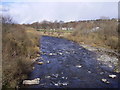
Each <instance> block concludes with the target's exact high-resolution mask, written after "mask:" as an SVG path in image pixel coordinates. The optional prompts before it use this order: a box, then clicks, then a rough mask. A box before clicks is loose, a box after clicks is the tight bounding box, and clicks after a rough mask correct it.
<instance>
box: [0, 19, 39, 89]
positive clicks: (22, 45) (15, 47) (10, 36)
mask: <svg viewBox="0 0 120 90" xmlns="http://www.w3.org/2000/svg"><path fill="white" fill-rule="evenodd" d="M9 19H10V18H8V17H3V19H2V21H3V24H2V46H3V48H2V57H3V58H2V63H3V64H2V68H3V74H2V76H3V80H2V81H3V83H2V84H3V88H15V87H16V86H17V85H18V84H19V83H20V81H21V80H23V79H25V78H27V76H28V74H29V72H30V71H31V70H32V64H33V63H32V59H33V58H35V57H36V55H37V53H38V52H39V48H38V46H39V44H38V42H39V36H38V35H35V34H30V33H28V32H26V30H28V28H26V27H25V26H23V25H18V24H14V23H11V19H10V22H9ZM6 20H7V21H6Z"/></svg>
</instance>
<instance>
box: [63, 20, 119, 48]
mask: <svg viewBox="0 0 120 90" xmlns="http://www.w3.org/2000/svg"><path fill="white" fill-rule="evenodd" d="M94 27H100V30H98V31H96V32H90V33H86V32H87V31H90V30H91V29H92V28H94ZM65 38H67V39H69V40H73V41H75V42H78V43H85V44H89V45H92V46H96V47H105V48H109V49H113V50H117V49H118V22H117V21H115V20H109V21H94V23H93V22H92V23H91V22H87V23H86V22H83V23H82V24H78V26H77V27H76V30H75V31H74V32H73V33H72V34H71V35H69V36H67V37H66V36H65Z"/></svg>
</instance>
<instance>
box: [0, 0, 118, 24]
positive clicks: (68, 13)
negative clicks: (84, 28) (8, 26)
mask: <svg viewBox="0 0 120 90" xmlns="http://www.w3.org/2000/svg"><path fill="white" fill-rule="evenodd" d="M24 1H25V0H24ZM29 1H30V0H29ZM45 1H46V0H45ZM80 1H81V0H80ZM98 1H99V0H98ZM112 1H115V2H88V1H87V2H77V1H76V0H75V2H55V1H52V2H47V1H46V2H38V1H36V2H35V0H31V2H21V1H20V0H18V1H17V2H16V1H15V0H3V1H2V4H1V5H2V7H1V5H0V11H2V13H3V14H9V15H11V16H12V17H13V19H14V20H16V21H17V22H18V23H21V24H22V23H32V22H35V21H39V22H40V21H43V20H48V21H55V20H58V21H59V20H62V21H74V20H77V21H78V20H90V19H99V18H100V17H101V16H107V17H110V18H118V2H116V1H117V0H112ZM0 13H1V12H0Z"/></svg>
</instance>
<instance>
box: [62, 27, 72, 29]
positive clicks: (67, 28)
mask: <svg viewBox="0 0 120 90" xmlns="http://www.w3.org/2000/svg"><path fill="white" fill-rule="evenodd" d="M62 30H73V28H72V27H71V28H66V27H64V28H62Z"/></svg>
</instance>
